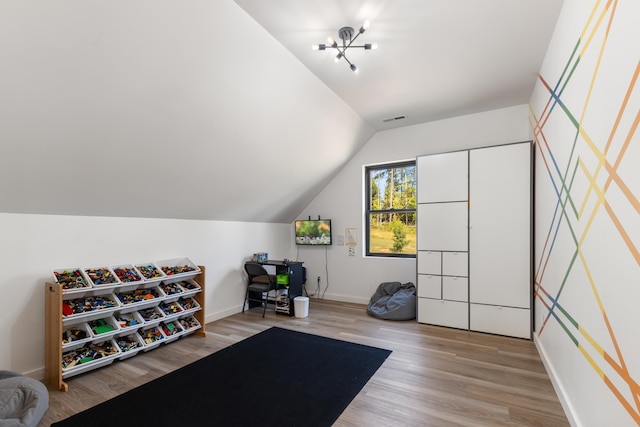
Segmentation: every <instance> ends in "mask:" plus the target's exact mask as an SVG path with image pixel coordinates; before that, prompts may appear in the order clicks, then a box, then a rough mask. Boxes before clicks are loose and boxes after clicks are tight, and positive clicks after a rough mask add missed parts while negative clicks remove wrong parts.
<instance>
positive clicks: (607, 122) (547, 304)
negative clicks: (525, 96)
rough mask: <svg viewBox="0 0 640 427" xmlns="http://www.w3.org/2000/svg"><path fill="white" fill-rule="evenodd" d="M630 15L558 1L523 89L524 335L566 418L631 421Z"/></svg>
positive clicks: (635, 176) (637, 39) (635, 186)
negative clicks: (526, 203)
mask: <svg viewBox="0 0 640 427" xmlns="http://www.w3.org/2000/svg"><path fill="white" fill-rule="evenodd" d="M639 16H640V2H638V1H620V2H617V1H616V2H600V1H595V0H589V1H583V0H565V1H564V4H563V8H562V12H561V14H560V16H559V18H558V22H557V26H556V29H555V32H554V35H553V38H552V40H551V43H550V45H549V48H548V50H547V54H546V57H545V60H544V63H543V66H542V69H541V70H540V77H539V79H538V83H537V85H536V87H535V89H534V92H533V94H532V97H531V117H530V121H531V123H532V125H537V128H536V133H535V139H536V140H537V142H538V143H537V149H536V195H535V197H536V212H535V215H536V233H535V247H536V251H535V252H536V254H535V264H534V266H535V267H534V268H535V273H534V280H535V312H536V316H535V329H536V332H535V339H536V343H537V345H538V348H539V350H540V354H541V356H542V358H543V361H544V362H545V364H546V366H547V370H548V371H549V373H550V376H551V378H552V380H553V381H554V383H555V385H556V388H557V390H558V392H559V395H560V397H561V399H562V401H563V402H564V405H565V409H566V412H567V415H568V416H569V418H570V420H571V421H572V422H573V424H574V425H584V426H594V427H595V426H632V425H640V388H639V386H638V384H640V339H639V338H640V334H639V332H640V310H638V302H639V301H640V279H639V278H640V252H639V250H638V248H640V204H639V203H638V200H640V169H639V168H638V159H640V132H639V131H638V129H637V126H638V117H639V111H640V90H639V87H640V85H639V83H638V75H639V73H640V26H639V25H638V17H639ZM552 91H553V93H551V92H552Z"/></svg>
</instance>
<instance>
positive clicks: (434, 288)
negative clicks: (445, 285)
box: [418, 274, 442, 299]
mask: <svg viewBox="0 0 640 427" xmlns="http://www.w3.org/2000/svg"><path fill="white" fill-rule="evenodd" d="M418 297H422V298H434V299H442V276H434V275H431V274H418Z"/></svg>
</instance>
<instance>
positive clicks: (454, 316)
mask: <svg viewBox="0 0 640 427" xmlns="http://www.w3.org/2000/svg"><path fill="white" fill-rule="evenodd" d="M418 322H420V323H429V324H431V325H438V326H448V327H450V328H458V329H468V328H469V304H467V303H466V302H456V301H445V300H435V299H428V298H418Z"/></svg>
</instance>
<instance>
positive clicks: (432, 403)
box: [39, 299, 569, 427]
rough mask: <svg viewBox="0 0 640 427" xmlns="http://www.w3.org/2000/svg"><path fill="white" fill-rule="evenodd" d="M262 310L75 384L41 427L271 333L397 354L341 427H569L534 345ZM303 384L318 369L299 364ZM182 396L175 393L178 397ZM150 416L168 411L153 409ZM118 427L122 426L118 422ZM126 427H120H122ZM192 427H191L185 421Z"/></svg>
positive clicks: (363, 316)
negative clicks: (282, 330)
mask: <svg viewBox="0 0 640 427" xmlns="http://www.w3.org/2000/svg"><path fill="white" fill-rule="evenodd" d="M261 314H262V311H261V310H260V309H258V308H256V309H253V310H250V311H247V312H245V313H239V314H235V315H233V316H230V317H227V318H225V319H221V320H218V321H216V322H212V323H209V324H207V325H206V330H207V337H206V338H202V337H198V336H194V335H192V336H188V337H184V338H182V339H180V340H178V341H176V342H174V343H171V344H168V345H162V346H160V347H159V348H157V349H155V350H152V351H149V352H148V353H143V354H139V355H137V356H135V357H133V358H131V359H127V360H124V361H117V362H115V363H113V364H112V365H109V366H107V367H105V368H101V369H98V370H95V371H91V372H88V373H86V374H82V375H78V376H77V377H72V378H70V379H69V380H68V381H67V382H68V384H69V391H68V392H67V393H63V392H59V391H50V405H49V410H48V411H47V413H46V414H45V416H44V418H43V420H42V421H41V422H40V424H39V427H42V426H49V425H50V424H51V423H53V422H56V421H59V420H62V419H64V418H66V417H68V416H70V415H72V414H74V413H76V412H80V411H82V410H84V409H86V408H89V407H91V406H94V405H96V404H98V403H100V402H102V401H104V400H107V399H110V398H112V397H115V396H117V395H119V394H121V393H123V392H125V391H127V390H130V389H132V388H134V387H137V386H139V385H141V384H144V383H146V382H148V381H150V380H152V379H154V378H158V377H160V376H162V375H164V374H165V373H167V372H171V371H173V370H175V369H177V368H179V367H181V366H184V365H186V364H189V363H191V362H194V361H195V360H198V359H200V358H202V357H204V356H207V355H208V354H210V353H212V352H215V351H217V350H220V349H222V348H225V347H227V346H229V345H231V344H233V343H235V342H238V341H241V340H243V339H245V338H247V337H249V336H251V335H253V334H256V333H258V332H260V331H263V330H265V329H268V328H269V327H271V326H279V327H282V328H288V329H294V330H297V331H301V332H308V333H312V334H316V335H322V336H326V337H330V338H336V339H341V340H345V341H351V342H356V343H360V344H366V345H371V346H376V347H381V348H386V349H389V350H392V351H393V353H392V354H391V356H389V358H388V359H387V360H386V361H385V363H384V364H383V365H382V367H381V368H380V369H379V370H378V371H377V372H376V373H375V375H374V376H373V377H372V378H371V380H370V381H369V382H368V383H367V384H366V385H365V387H364V388H363V389H362V391H361V392H360V394H359V395H358V396H357V397H356V398H355V399H354V400H353V401H352V402H351V404H350V405H349V407H347V409H346V410H345V411H344V412H343V413H342V415H341V416H340V418H339V419H338V420H337V421H336V423H335V426H357V427H363V426H568V425H569V423H568V421H567V418H566V416H565V415H564V412H563V410H562V407H561V405H560V403H559V401H558V398H557V396H556V394H555V391H554V389H553V387H552V385H551V382H550V380H549V378H548V376H547V374H546V371H545V369H544V367H543V365H542V362H541V361H540V357H539V355H538V352H537V350H536V348H535V346H534V344H533V342H531V341H527V340H521V339H516V338H506V337H499V336H494V335H488V334H481V333H474V332H465V331H459V330H455V329H448V328H439V327H435V326H429V325H423V324H418V323H417V322H415V321H385V320H380V319H376V318H374V317H372V316H369V315H368V314H367V313H366V307H365V306H363V305H359V304H350V303H340V302H335V301H325V300H316V299H311V301H310V307H309V316H308V317H306V318H303V319H299V318H295V317H293V318H289V317H286V316H281V315H276V314H275V313H274V312H273V311H269V310H268V311H267V315H266V317H265V318H264V319H263V318H262V316H261ZM296 365H297V366H299V367H300V371H299V372H298V373H297V374H299V375H304V371H305V370H308V369H313V366H308V365H306V364H305V361H304V360H298V361H296ZM179 392H182V391H180V390H176V393H179ZM149 403H150V405H151V406H153V405H158V404H161V402H149ZM114 422H115V424H116V425H118V424H119V423H118V422H117V421H116V420H114ZM119 425H122V424H119ZM185 425H189V423H188V420H185Z"/></svg>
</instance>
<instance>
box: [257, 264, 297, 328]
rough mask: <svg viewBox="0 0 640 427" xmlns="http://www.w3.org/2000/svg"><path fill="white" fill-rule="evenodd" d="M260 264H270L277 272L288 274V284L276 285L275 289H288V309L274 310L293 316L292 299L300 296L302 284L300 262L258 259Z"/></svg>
mask: <svg viewBox="0 0 640 427" xmlns="http://www.w3.org/2000/svg"><path fill="white" fill-rule="evenodd" d="M259 263H260V264H262V265H271V266H274V267H275V268H276V275H277V274H288V275H289V284H288V285H279V286H276V289H281V288H288V289H289V311H288V313H287V312H282V311H280V310H276V313H281V314H288V315H289V316H293V315H294V312H293V299H294V298H295V297H299V296H302V285H303V284H304V277H303V274H304V273H303V271H302V262H299V261H287V262H284V261H279V260H272V259H270V260H267V261H259Z"/></svg>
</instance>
